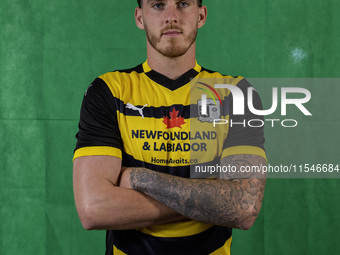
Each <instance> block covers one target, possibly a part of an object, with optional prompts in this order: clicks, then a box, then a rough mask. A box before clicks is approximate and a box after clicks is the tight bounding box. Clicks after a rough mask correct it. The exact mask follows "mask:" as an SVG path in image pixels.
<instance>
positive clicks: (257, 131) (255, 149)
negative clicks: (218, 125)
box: [221, 79, 266, 159]
mask: <svg viewBox="0 0 340 255" xmlns="http://www.w3.org/2000/svg"><path fill="white" fill-rule="evenodd" d="M237 87H238V88H239V89H241V91H242V92H243V95H244V114H242V115H234V114H233V112H234V111H233V110H234V109H233V97H232V93H230V97H231V99H230V101H229V102H230V115H229V132H228V135H227V138H226V140H225V142H224V146H223V153H222V157H221V158H224V157H226V156H230V155H236V154H253V155H258V156H261V157H263V158H265V159H266V153H265V148H264V141H265V139H264V131H263V129H264V118H263V116H259V115H255V114H253V113H252V112H251V111H250V110H249V107H248V88H249V87H251V88H252V86H251V84H250V83H249V82H248V81H247V80H246V79H242V80H241V81H240V82H239V83H238V84H237ZM252 94H253V95H252V96H253V99H252V102H253V106H254V108H255V109H257V110H262V109H263V107H262V102H261V99H260V96H259V94H258V93H257V92H256V91H255V90H254V89H253V93H252Z"/></svg>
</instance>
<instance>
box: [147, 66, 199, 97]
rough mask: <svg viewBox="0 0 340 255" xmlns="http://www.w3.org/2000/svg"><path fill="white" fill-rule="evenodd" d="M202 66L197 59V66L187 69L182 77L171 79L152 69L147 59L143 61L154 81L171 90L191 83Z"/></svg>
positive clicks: (148, 74)
mask: <svg viewBox="0 0 340 255" xmlns="http://www.w3.org/2000/svg"><path fill="white" fill-rule="evenodd" d="M201 69H202V67H201V66H200V65H199V64H197V61H195V67H194V68H192V69H190V70H189V71H187V72H186V73H184V74H182V75H181V76H180V77H178V78H177V79H176V80H172V79H169V78H168V77H166V76H165V75H163V74H160V73H158V72H156V71H154V70H152V69H151V68H150V66H149V64H148V61H147V60H146V61H145V62H144V63H143V70H144V73H145V74H146V75H147V76H148V77H149V78H150V79H151V80H153V81H154V82H156V83H158V84H160V85H162V86H164V87H166V88H168V89H170V90H172V91H173V90H176V89H178V88H180V87H182V86H184V85H185V84H187V83H189V82H190V80H191V79H192V78H194V77H195V76H196V75H198V74H199V72H200V71H201Z"/></svg>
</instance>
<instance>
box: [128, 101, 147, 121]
mask: <svg viewBox="0 0 340 255" xmlns="http://www.w3.org/2000/svg"><path fill="white" fill-rule="evenodd" d="M147 105H148V104H146V105H144V106H143V107H142V108H139V107H136V106H134V105H133V104H130V103H127V104H126V108H128V109H131V110H134V111H138V112H139V114H140V115H141V116H142V118H144V114H143V109H144V107H145V106H147Z"/></svg>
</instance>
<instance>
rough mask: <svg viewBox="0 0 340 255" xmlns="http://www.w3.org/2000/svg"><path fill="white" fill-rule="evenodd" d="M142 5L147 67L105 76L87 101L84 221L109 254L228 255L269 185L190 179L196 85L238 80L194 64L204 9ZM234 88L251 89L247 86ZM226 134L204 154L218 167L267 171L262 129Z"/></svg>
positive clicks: (80, 206) (155, 2)
mask: <svg viewBox="0 0 340 255" xmlns="http://www.w3.org/2000/svg"><path fill="white" fill-rule="evenodd" d="M138 3H139V7H138V8H136V10H135V20H136V24H137V26H138V27H139V28H140V29H143V30H145V33H146V38H147V61H146V62H145V63H143V64H141V65H139V66H137V67H135V68H132V69H129V70H120V71H115V72H110V73H107V74H104V75H101V76H100V77H99V78H97V79H96V80H95V81H94V82H93V83H92V84H91V85H90V87H89V88H88V89H87V91H86V93H85V96H84V100H83V105H82V109H81V118H80V123H79V132H78V134H77V139H78V142H77V146H76V150H75V155H74V176H73V178H74V196H75V202H76V207H77V211H78V214H79V218H80V220H81V222H82V224H83V226H84V228H85V229H88V230H89V229H105V230H107V240H106V243H107V249H106V254H112V253H113V254H138V255H140V254H162V255H163V254H186V255H189V254H195V255H197V254H202V255H203V254H230V245H231V228H240V229H248V228H250V227H251V226H252V224H253V223H254V221H255V220H256V218H257V216H258V213H259V211H260V208H261V204H262V198H263V193H264V186H265V179H264V178H255V177H254V176H252V175H244V176H242V177H243V178H235V176H232V175H226V176H223V178H220V179H212V178H209V179H190V178H188V177H190V172H189V167H190V160H188V158H190V152H189V151H187V150H184V149H183V148H184V146H185V145H184V143H186V142H188V140H189V139H190V138H188V137H187V136H186V139H185V138H183V135H186V134H190V125H189V122H190V110H189V108H190V107H189V106H190V97H189V92H190V79H191V78H200V77H201V78H225V79H232V77H230V76H228V77H227V76H223V75H221V74H219V73H217V72H212V71H208V70H206V69H204V68H202V67H201V66H199V65H198V64H197V63H196V58H195V47H196V34H197V30H198V29H199V28H201V27H202V26H203V25H204V23H205V21H206V17H207V8H206V6H202V1H198V0H187V1H178V0H142V1H138ZM233 82H234V83H235V84H234V85H235V86H237V87H239V88H240V89H241V90H243V91H245V90H246V89H247V88H248V87H249V86H250V85H249V84H248V83H247V82H246V81H245V80H244V79H243V78H242V77H237V78H235V79H234V81H233ZM228 95H229V94H228ZM228 95H226V97H225V98H226V100H227V101H228V100H229V101H228V102H229V104H230V105H231V104H232V103H231V101H230V100H232V99H231V96H230V97H228ZM255 98H256V99H255V101H256V102H257V106H258V107H261V105H260V100H259V98H258V96H257V95H255ZM225 102H226V101H223V102H222V101H221V104H222V103H223V104H225ZM230 110H231V109H230ZM188 111H189V112H188ZM246 114H248V115H250V113H249V111H247V112H246ZM230 115H231V113H230V114H229V113H228V114H225V117H228V118H229V117H230ZM246 117H247V118H249V117H251V116H246ZM205 124H208V123H205ZM228 130H229V131H228V132H229V134H228V137H225V138H226V139H225V140H226V141H224V142H223V143H219V144H220V145H218V146H219V147H218V146H217V145H216V149H214V150H213V151H214V153H213V154H214V155H211V156H210V154H209V153H206V154H207V155H208V157H211V159H212V161H213V158H216V157H218V158H219V159H221V165H222V166H230V165H232V166H234V167H237V168H238V169H240V167H241V166H254V165H255V166H260V165H264V164H265V163H266V160H265V152H264V148H263V143H264V138H263V130H262V129H247V128H237V127H236V128H235V127H230V128H229V129H228ZM179 131H180V132H179ZM175 143H177V146H179V147H178V148H177V147H176V149H174V147H172V145H173V144H175ZM168 144H171V145H170V147H168V148H165V146H168ZM162 146H164V148H163V149H162ZM181 146H183V147H181ZM214 146H215V145H214ZM214 148H215V147H214ZM215 154H216V155H215ZM170 159H176V161H175V162H177V163H173V162H172V161H171V160H170Z"/></svg>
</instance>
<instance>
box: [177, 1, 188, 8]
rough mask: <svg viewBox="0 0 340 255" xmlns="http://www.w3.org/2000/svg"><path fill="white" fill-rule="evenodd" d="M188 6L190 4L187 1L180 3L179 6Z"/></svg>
mask: <svg viewBox="0 0 340 255" xmlns="http://www.w3.org/2000/svg"><path fill="white" fill-rule="evenodd" d="M188 6H189V4H188V3H187V2H180V3H179V7H181V8H185V7H188Z"/></svg>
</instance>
